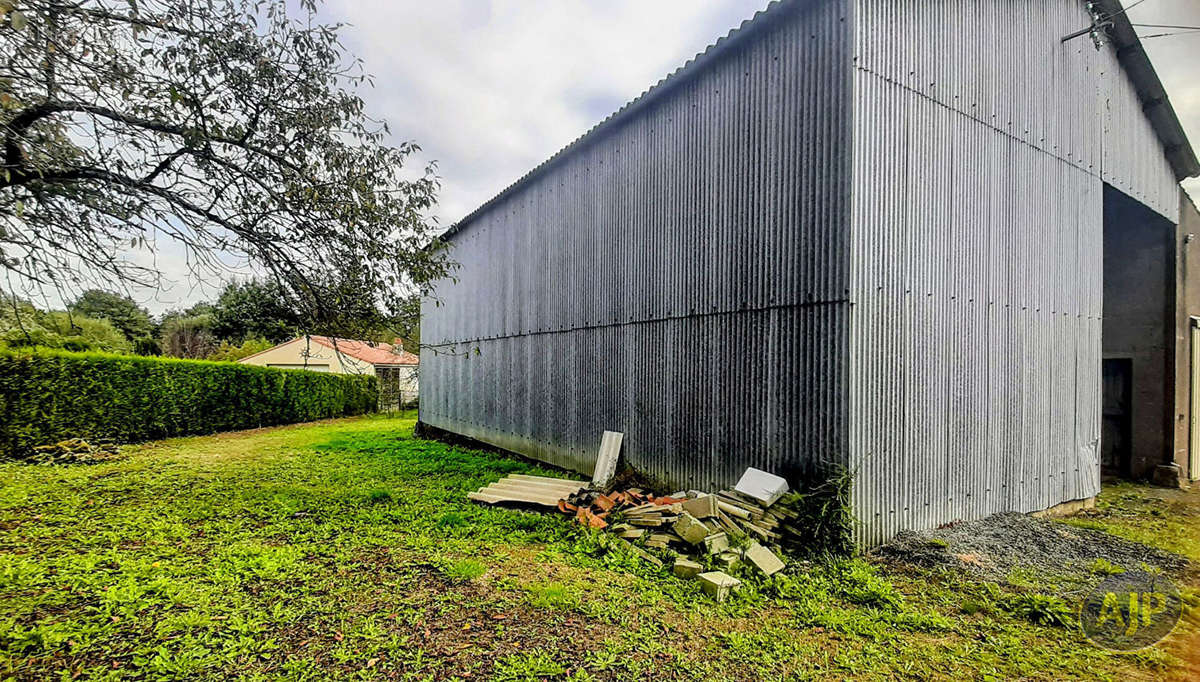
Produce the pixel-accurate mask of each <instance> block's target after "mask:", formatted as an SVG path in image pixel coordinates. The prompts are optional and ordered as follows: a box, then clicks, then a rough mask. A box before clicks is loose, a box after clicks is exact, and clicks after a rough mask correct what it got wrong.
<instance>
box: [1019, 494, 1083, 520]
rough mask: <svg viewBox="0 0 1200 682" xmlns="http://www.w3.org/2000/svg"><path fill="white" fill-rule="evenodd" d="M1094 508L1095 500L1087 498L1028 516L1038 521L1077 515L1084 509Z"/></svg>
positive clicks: (1063, 503) (1064, 503)
mask: <svg viewBox="0 0 1200 682" xmlns="http://www.w3.org/2000/svg"><path fill="white" fill-rule="evenodd" d="M1095 508H1096V498H1095V497H1089V498H1087V499H1083V500H1070V501H1067V502H1062V503H1060V504H1056V505H1054V506H1053V507H1050V508H1049V509H1043V510H1041V511H1036V512H1033V513H1031V514H1030V516H1032V517H1034V518H1038V519H1045V518H1056V517H1060V516H1070V515H1072V514H1078V513H1079V512H1081V511H1083V510H1084V509H1095Z"/></svg>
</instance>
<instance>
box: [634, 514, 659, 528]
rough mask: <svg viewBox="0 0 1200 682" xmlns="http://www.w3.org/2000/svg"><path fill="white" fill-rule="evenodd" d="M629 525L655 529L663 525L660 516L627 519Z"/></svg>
mask: <svg viewBox="0 0 1200 682" xmlns="http://www.w3.org/2000/svg"><path fill="white" fill-rule="evenodd" d="M629 523H632V524H633V525H635V526H649V527H656V526H661V525H663V520H662V517H661V516H640V517H637V518H632V519H629Z"/></svg>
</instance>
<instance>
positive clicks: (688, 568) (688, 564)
mask: <svg viewBox="0 0 1200 682" xmlns="http://www.w3.org/2000/svg"><path fill="white" fill-rule="evenodd" d="M672 570H674V571H675V575H676V576H678V577H680V578H684V579H688V578H695V577H696V576H698V575H700V572H701V571H703V570H704V567H703V566H701V565H700V564H699V563H697V562H695V561H692V560H690V559H685V558H683V557H678V558H676V559H675V566H674V568H673V569H672Z"/></svg>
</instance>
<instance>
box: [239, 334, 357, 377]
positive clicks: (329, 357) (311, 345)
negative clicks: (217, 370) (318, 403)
mask: <svg viewBox="0 0 1200 682" xmlns="http://www.w3.org/2000/svg"><path fill="white" fill-rule="evenodd" d="M238 362H241V363H243V364H247V365H258V366H260V367H278V368H280V369H309V370H314V371H319V372H333V373H334V374H373V373H374V372H375V366H374V365H372V364H370V363H368V362H363V361H362V360H359V359H358V358H354V357H351V356H349V355H346V354H345V353H338V352H337V351H335V350H334V349H332V348H330V347H328V346H325V345H323V344H320V343H317V342H316V341H310V340H308V339H305V338H303V337H301V338H298V339H292V340H291V341H288V342H287V343H282V344H280V345H278V346H275V347H274V348H270V349H267V350H266V351H263V352H262V353H258V354H256V355H251V356H250V357H246V358H242V359H241V360H239V361H238Z"/></svg>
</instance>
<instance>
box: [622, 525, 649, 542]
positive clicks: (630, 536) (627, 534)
mask: <svg viewBox="0 0 1200 682" xmlns="http://www.w3.org/2000/svg"><path fill="white" fill-rule="evenodd" d="M645 534H646V529H645V528H630V529H628V530H623V531H621V537H623V538H625V539H626V540H636V539H638V538H640V537H642V536H643V535H645Z"/></svg>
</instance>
